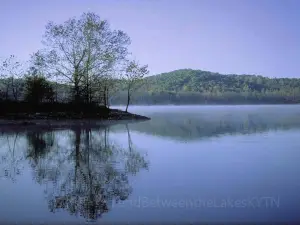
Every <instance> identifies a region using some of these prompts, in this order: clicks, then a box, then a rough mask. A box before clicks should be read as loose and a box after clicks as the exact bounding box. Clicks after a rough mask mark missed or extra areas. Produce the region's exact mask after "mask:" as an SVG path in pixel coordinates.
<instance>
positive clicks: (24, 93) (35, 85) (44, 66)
mask: <svg viewBox="0 0 300 225" xmlns="http://www.w3.org/2000/svg"><path fill="white" fill-rule="evenodd" d="M130 43H131V41H130V38H129V37H128V35H127V34H126V33H124V32H123V31H121V30H112V29H111V28H110V25H109V23H108V21H106V20H102V19H101V18H100V16H98V15H96V14H94V13H83V14H82V15H81V16H80V17H79V18H72V19H69V20H67V21H65V22H64V23H62V24H55V23H54V22H49V23H48V24H47V25H46V31H45V34H44V38H43V44H44V48H43V49H41V50H39V51H37V52H35V53H33V54H32V55H31V57H30V60H29V61H28V62H20V61H19V60H17V58H16V57H15V56H13V55H11V56H9V57H7V58H6V59H3V60H1V61H0V103H1V110H2V111H3V109H4V108H6V110H8V111H9V110H10V109H11V108H14V107H15V106H17V104H18V103H20V104H21V103H22V106H26V107H25V108H31V109H33V110H37V109H40V108H41V107H40V106H41V105H43V106H45V105H49V104H52V106H53V107H48V108H49V109H51V108H55V107H54V106H57V107H63V108H61V110H62V109H65V108H66V105H68V106H72V107H75V108H74V109H76V110H79V111H85V110H86V109H87V108H88V109H90V107H91V106H92V105H93V106H104V107H105V108H108V107H109V99H110V97H111V96H112V95H114V94H115V93H116V92H117V91H119V88H120V82H121V83H122V88H126V90H127V99H126V101H124V103H123V104H127V107H128V105H129V103H130V96H131V93H132V92H133V90H134V89H135V87H136V84H137V83H138V82H140V80H141V79H142V78H143V76H144V75H146V74H147V73H148V70H147V65H145V66H140V65H139V63H138V62H137V61H136V60H133V59H132V58H130V56H131V54H130V52H129V51H128V47H129V45H130ZM64 104H65V106H63V105H64ZM19 108H20V107H19ZM69 109H70V108H69ZM72 109H73V108H71V110H72ZM99 109H100V108H99ZM21 110H22V109H21V108H20V111H21ZM58 110H60V109H58ZM126 110H127V109H126Z"/></svg>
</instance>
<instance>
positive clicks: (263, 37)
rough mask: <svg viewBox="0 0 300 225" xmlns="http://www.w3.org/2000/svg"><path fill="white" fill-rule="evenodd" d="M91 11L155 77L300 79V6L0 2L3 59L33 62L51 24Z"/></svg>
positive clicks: (281, 0) (182, 0)
mask: <svg viewBox="0 0 300 225" xmlns="http://www.w3.org/2000/svg"><path fill="white" fill-rule="evenodd" d="M87 11H91V12H95V13H97V14H98V15H100V16H101V17H102V18H103V19H107V20H108V21H109V22H110V24H111V26H112V27H113V28H116V29H121V30H123V31H125V32H126V33H127V34H128V35H129V36H130V37H131V40H132V45H131V47H130V50H131V51H132V52H133V54H134V55H135V56H136V58H137V59H138V60H139V61H140V62H141V63H143V64H148V65H149V69H150V72H151V74H156V73H161V72H168V71H171V70H175V69H182V68H192V69H202V70H209V71H213V72H220V73H238V74H261V75H264V76H270V77H274V76H276V77H298V76H299V75H300V1H299V0H294V1H293V0H219V1H217V0H207V1H204V0H203V1H202V0H94V1H92V0H81V1H79V0H72V1H71V0H0V21H1V22H0V30H1V35H0V56H1V57H5V56H8V55H10V54H15V55H17V56H18V57H19V58H21V59H24V60H25V59H28V55H29V54H31V53H32V52H34V51H36V50H38V49H39V48H41V47H42V44H41V39H42V35H43V33H44V31H45V24H46V23H47V21H50V20H52V21H55V22H64V21H65V20H67V19H68V18H70V17H73V16H80V14H81V13H83V12H87Z"/></svg>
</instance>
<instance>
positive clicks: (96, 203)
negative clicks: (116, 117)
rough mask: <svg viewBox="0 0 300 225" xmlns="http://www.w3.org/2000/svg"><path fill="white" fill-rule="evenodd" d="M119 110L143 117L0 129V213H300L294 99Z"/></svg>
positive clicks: (87, 217)
mask: <svg viewBox="0 0 300 225" xmlns="http://www.w3.org/2000/svg"><path fill="white" fill-rule="evenodd" d="M129 109H130V111H131V112H134V113H139V114H142V115H146V116H150V117H151V118H152V120H150V121H146V122H140V123H131V124H121V125H114V126H102V127H99V128H97V129H95V128H93V129H91V128H87V127H86V128H76V127H75V128H74V127H73V128H70V129H64V130H58V129H48V130H40V129H37V128H36V129H30V130H24V129H18V130H14V131H0V175H1V178H0V200H1V201H0V207H1V213H0V218H1V219H2V221H5V222H24V221H28V222H39V223H40V222H73V221H74V222H85V221H91V222H100V221H103V222H124V221H126V222H154V221H155V222H224V221H227V222H283V221H299V220H300V215H299V213H298V212H299V209H300V193H299V190H300V176H299V175H300V170H299V169H300V168H299V161H300V139H299V137H300V135H299V134H300V132H299V131H300V106H280V105H277V106H193V107H191V106H176V107H175V106H167V107H163V106H159V107H154V106H151V107H150V106H149V107H131V108H129ZM0 130H1V129H0Z"/></svg>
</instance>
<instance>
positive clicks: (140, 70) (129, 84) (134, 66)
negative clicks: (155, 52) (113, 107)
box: [123, 60, 149, 112]
mask: <svg viewBox="0 0 300 225" xmlns="http://www.w3.org/2000/svg"><path fill="white" fill-rule="evenodd" d="M148 73H149V71H148V65H144V66H140V65H139V63H138V62H136V61H134V60H133V61H130V62H129V63H128V66H127V67H126V70H125V73H124V79H123V80H124V82H125V84H126V89H127V104H126V110H125V111H126V112H127V110H128V106H129V104H130V100H131V95H132V92H133V91H134V90H135V89H136V88H137V87H138V84H139V83H141V81H142V80H143V78H144V76H145V75H147V74H148Z"/></svg>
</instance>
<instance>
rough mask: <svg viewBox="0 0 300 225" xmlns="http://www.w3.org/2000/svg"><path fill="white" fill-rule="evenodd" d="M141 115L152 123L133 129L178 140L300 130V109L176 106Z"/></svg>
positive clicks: (148, 122) (135, 126)
mask: <svg viewBox="0 0 300 225" xmlns="http://www.w3.org/2000/svg"><path fill="white" fill-rule="evenodd" d="M180 110H181V111H180ZM144 114H145V115H147V116H150V117H151V120H150V121H146V122H142V123H136V124H131V125H130V128H131V129H132V130H134V131H138V132H142V133H146V134H151V135H156V136H161V137H167V138H172V139H177V140H198V139H202V138H208V137H217V136H221V135H234V134H251V133H259V132H266V131H269V130H286V129H298V128H300V108H299V109H297V110H291V109H289V108H288V107H287V110H284V108H283V109H282V108H279V110H278V109H276V110H275V109H273V108H271V107H270V108H268V107H265V108H263V107H261V109H260V108H259V107H258V106H257V107H255V106H253V107H251V108H249V109H247V108H245V109H244V108H241V109H239V108H238V107H224V109H222V108H221V107H220V108H217V107H216V108H213V107H211V108H209V107H207V108H205V107H203V108H200V107H199V108H198V109H197V110H194V111H193V108H191V109H190V110H189V111H188V110H186V111H184V109H181V108H180V107H179V109H178V110H175V109H174V110H173V111H169V112H155V113H151V114H147V113H144Z"/></svg>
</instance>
